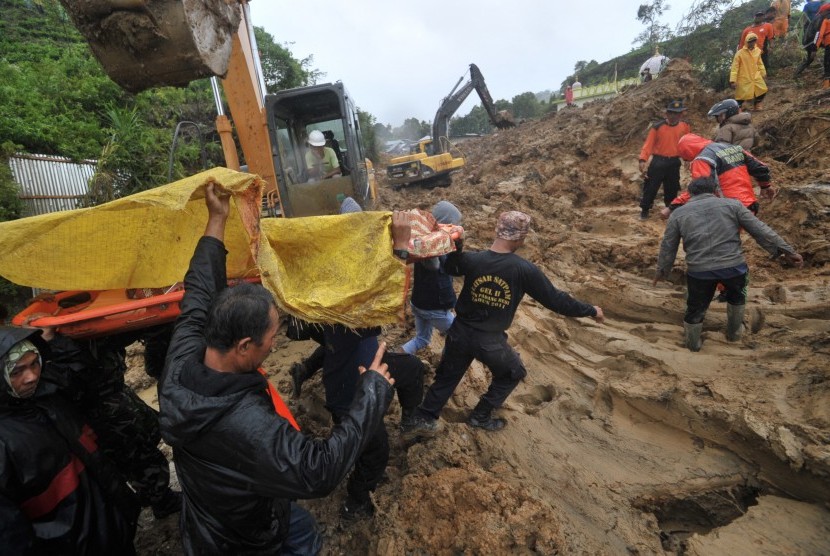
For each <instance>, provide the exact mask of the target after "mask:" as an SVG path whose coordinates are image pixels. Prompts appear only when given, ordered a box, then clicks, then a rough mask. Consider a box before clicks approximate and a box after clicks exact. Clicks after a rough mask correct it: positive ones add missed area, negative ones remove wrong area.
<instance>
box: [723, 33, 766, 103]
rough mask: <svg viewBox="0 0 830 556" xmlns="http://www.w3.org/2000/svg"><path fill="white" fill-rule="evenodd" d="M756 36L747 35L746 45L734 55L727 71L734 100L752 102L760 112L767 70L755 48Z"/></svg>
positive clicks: (759, 52)
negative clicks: (730, 67) (730, 66)
mask: <svg viewBox="0 0 830 556" xmlns="http://www.w3.org/2000/svg"><path fill="white" fill-rule="evenodd" d="M757 43H758V35H756V34H755V33H748V34H747V35H746V44H744V46H743V48H741V49H739V50H738V51H737V52H736V53H735V57H734V58H733V59H732V69H731V70H730V71H729V85H730V86H731V87H732V88H733V89H735V100H737V101H738V102H740V103H744V102H746V101H750V100H751V101H752V102H753V105H754V107H755V110H761V106H762V104H763V101H764V97H765V96H766V94H767V84H766V82H765V81H764V78H765V77H766V76H767V69H766V67H765V66H764V61H763V60H762V59H761V49H760V48H758V47H757Z"/></svg>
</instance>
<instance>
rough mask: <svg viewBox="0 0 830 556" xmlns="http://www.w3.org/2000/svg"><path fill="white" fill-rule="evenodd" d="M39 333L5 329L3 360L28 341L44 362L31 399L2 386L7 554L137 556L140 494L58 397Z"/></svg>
mask: <svg viewBox="0 0 830 556" xmlns="http://www.w3.org/2000/svg"><path fill="white" fill-rule="evenodd" d="M39 333H40V331H38V330H30V329H15V328H5V327H2V328H0V358H2V356H3V355H5V353H7V352H8V351H9V349H11V346H13V345H14V344H16V343H17V342H19V341H21V340H23V339H29V340H30V341H33V342H34V343H35V344H36V345H37V346H38V349H39V350H41V356H42V358H43V361H44V363H43V371H42V374H41V380H40V383H39V384H38V387H37V391H36V392H35V394H34V395H33V396H32V397H31V398H25V399H24V398H15V397H13V396H12V395H11V394H10V392H9V386H8V384H5V382H4V383H3V384H0V423H2V426H0V546H2V547H3V548H4V551H5V553H8V554H128V555H129V554H133V553H134V549H133V536H134V534H135V525H136V518H137V516H138V510H139V507H138V504H137V501H136V500H135V495H134V494H133V493H132V491H130V490H129V489H128V488H127V486H126V483H125V482H124V480H123V478H122V477H121V476H120V475H119V474H118V473H117V471H116V470H115V469H114V468H113V467H112V465H111V464H109V462H108V461H106V460H105V459H104V458H103V456H102V454H101V452H100V451H99V450H98V445H97V442H96V437H95V433H94V432H93V430H92V429H91V428H90V427H89V426H88V425H86V424H85V423H84V422H83V420H82V419H81V418H80V416H79V415H78V414H77V413H76V412H75V410H74V409H73V408H72V406H71V405H70V404H69V403H68V402H66V401H65V400H64V399H63V397H61V395H59V394H58V393H57V390H58V389H57V387H56V385H55V384H54V383H53V382H52V381H51V380H50V371H49V361H48V350H47V349H46V348H45V344H44V343H43V342H41V341H40V339H39V337H37V335H39Z"/></svg>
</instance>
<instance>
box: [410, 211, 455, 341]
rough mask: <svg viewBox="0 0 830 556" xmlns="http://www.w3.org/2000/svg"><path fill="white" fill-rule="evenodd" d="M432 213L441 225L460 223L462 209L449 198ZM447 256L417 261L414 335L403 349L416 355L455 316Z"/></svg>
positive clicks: (445, 328)
mask: <svg viewBox="0 0 830 556" xmlns="http://www.w3.org/2000/svg"><path fill="white" fill-rule="evenodd" d="M432 216H434V217H435V220H436V221H438V223H439V224H453V225H456V226H457V225H460V224H461V212H460V211H459V210H458V208H456V206H455V205H453V204H452V203H450V202H449V201H439V202H438V203H436V205H435V206H434V207H432ZM446 260H447V257H446V255H444V256H441V257H430V258H428V259H423V260H420V261H418V262H416V263H415V265H414V266H415V277H414V279H413V285H412V299H411V301H410V306H411V307H412V315H413V316H414V317H415V337H414V338H412V339H411V340H409V341H408V342H406V343H405V344H404V345H403V346H402V347H401V349H402V350H403V351H405V352H406V353H410V354H413V355H414V354H415V353H416V352H418V351H419V350H421V349H423V348H425V347H427V346H428V345H429V343H430V342H431V341H432V330H433V328H437V329H438V332H440V333H441V334H446V333H447V331H448V330H449V329H450V326H452V321H453V319H454V318H455V316H454V315H453V313H452V308H453V307H455V301H456V297H455V290H454V289H453V286H452V276H450V275H449V274H447V271H446V270H445V269H444V263H445V262H446Z"/></svg>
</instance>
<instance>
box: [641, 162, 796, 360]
mask: <svg viewBox="0 0 830 556" xmlns="http://www.w3.org/2000/svg"><path fill="white" fill-rule="evenodd" d="M717 187H718V185H717V182H716V181H715V180H714V179H713V178H711V177H704V178H697V179H695V180H692V182H691V183H690V184H689V189H688V190H689V192H690V194H691V200H690V201H689V202H688V203H687V204H685V205H684V206H682V207H680V208H678V209H677V210H675V211H674V212H673V213H672V215H671V217H670V218H669V221H668V223H667V224H666V231H665V233H664V235H663V241H662V243H661V244H660V254H659V257H658V261H657V273H656V274H655V276H654V281H653V285H655V286H656V285H657V282H658V281H659V280H661V279H666V278H667V277H668V276H669V273H670V272H671V269H672V265H673V264H674V260H675V258H676V256H677V249H678V247H679V246H680V242H681V241H682V242H683V251H684V252H685V253H686V288H687V290H688V292H687V295H686V313H685V315H684V316H683V329H684V335H685V345H686V347H687V348H688V349H689V350H690V351H700V348H701V345H702V342H701V339H700V335H701V332H702V331H703V319H704V317H705V316H706V311H707V309H708V308H709V304H710V303H711V301H712V296H713V295H714V293H715V289H716V288H717V287H718V284H723V285H724V288H725V292H724V293H725V297H726V303H727V305H726V339H727V340H728V341H730V342H735V341H738V340H740V338H741V335H742V333H743V317H744V312H745V308H746V288H747V284H748V282H749V268H748V267H747V264H746V258H745V257H744V253H743V248H742V246H741V230H742V229H743V230H746V231H747V232H748V233H749V235H751V236H752V237H753V239H755V241H757V242H758V244H759V245H760V246H761V247H763V248H764V249H765V250H766V251H767V252H768V253H769V254H770V255H772V256H773V257H776V258H778V257H783V258H784V259H785V260H786V261H787V262H789V263H790V264H793V265H795V266H801V265H802V264H803V259H802V257H801V255H799V254H798V253H796V252H795V250H794V249H793V248H792V247H790V246H789V245H788V244H787V242H786V241H784V240H783V239H781V237H780V236H779V235H778V234H777V233H775V231H774V230H772V228H770V227H769V226H767V225H766V224H764V223H763V222H761V221H760V220H758V218H756V217H755V215H753V214H752V213H751V212H750V211H749V210H747V209H746V207H744V206H743V205H742V204H741V203H740V202H738V201H736V200H734V199H723V198H720V197H716V196H715V192H716V191H717Z"/></svg>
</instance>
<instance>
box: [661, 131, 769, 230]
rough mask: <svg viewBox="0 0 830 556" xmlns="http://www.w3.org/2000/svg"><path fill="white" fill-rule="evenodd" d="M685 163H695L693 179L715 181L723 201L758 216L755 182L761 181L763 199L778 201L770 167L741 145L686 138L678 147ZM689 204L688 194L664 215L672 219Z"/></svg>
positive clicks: (680, 197) (682, 195) (690, 136)
mask: <svg viewBox="0 0 830 556" xmlns="http://www.w3.org/2000/svg"><path fill="white" fill-rule="evenodd" d="M677 151H678V153H679V154H680V157H681V158H683V160H687V161H691V166H690V170H691V172H692V179H693V180H694V179H697V178H707V177H711V178H713V179H714V180H715V182H716V183H717V184H718V186H719V189H720V193H721V196H722V197H727V198H729V199H737V200H738V201H740V202H741V204H742V205H743V206H745V207H746V208H748V209H749V210H750V211H752V213H753V214H757V213H758V208H759V207H758V199H757V198H756V197H755V191H754V189H753V187H752V178H755V179H756V180H757V181H758V185H759V186H760V187H761V195H762V196H763V197H765V198H767V199H770V200H772V199H774V198H775V195H776V194H777V191H776V189H775V188H774V187H772V185H771V184H770V172H769V166H767V165H766V164H764V163H763V162H761V161H760V160H758V159H757V158H755V157H754V156H752V155H751V154H749V153H748V152H747V151H745V150H744V149H743V148H742V147H741V146H740V145H730V144H728V143H715V142H714V141H711V140H709V139H705V138H703V137H701V136H700V135H695V134H694V133H690V134H688V135H684V136H683V137H682V138H681V139H680V141H679V142H678V145H677ZM688 200H689V193H688V191H684V192H683V193H681V194H680V195H678V196H677V198H676V199H674V200H673V201H672V202H671V204H670V205H669V206H668V207H667V208H666V209H664V210H663V211H662V212H661V216H663V217H664V218H668V217H669V215H670V214H671V211H672V210H674V209H676V208H678V207H680V206H682V205H683V204H685V203H686V202H687V201H688Z"/></svg>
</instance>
